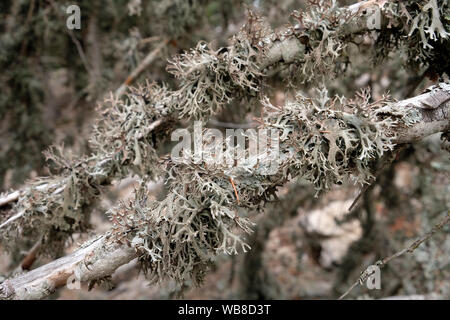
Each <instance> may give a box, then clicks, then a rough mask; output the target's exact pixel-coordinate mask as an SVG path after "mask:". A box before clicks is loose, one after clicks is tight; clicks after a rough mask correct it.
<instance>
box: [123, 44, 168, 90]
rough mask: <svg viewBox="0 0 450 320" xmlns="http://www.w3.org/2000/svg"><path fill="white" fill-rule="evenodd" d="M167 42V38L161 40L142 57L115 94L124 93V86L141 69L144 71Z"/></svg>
mask: <svg viewBox="0 0 450 320" xmlns="http://www.w3.org/2000/svg"><path fill="white" fill-rule="evenodd" d="M168 42H169V40H168V39H166V40H163V41H161V42H160V43H159V44H158V46H156V48H155V49H153V51H151V52H150V53H149V54H148V55H147V56H146V57H145V58H144V60H142V61H141V63H140V64H139V65H138V66H137V67H136V69H134V70H133V71H132V72H131V74H130V75H129V76H128V77H127V79H126V80H125V81H124V83H122V85H121V86H120V87H119V88H118V89H117V90H116V92H115V93H116V96H120V95H121V94H122V93H124V91H125V89H126V87H127V86H129V85H130V84H131V83H132V82H133V81H134V80H135V79H136V78H137V77H138V76H139V75H140V74H141V73H142V71H144V70H145V69H146V68H147V67H148V66H149V65H150V64H151V63H152V62H153V61H154V60H155V59H156V57H157V56H158V54H159V52H160V51H161V49H162V48H164V47H165V46H166V45H167V43H168Z"/></svg>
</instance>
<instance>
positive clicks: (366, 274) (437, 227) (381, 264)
mask: <svg viewBox="0 0 450 320" xmlns="http://www.w3.org/2000/svg"><path fill="white" fill-rule="evenodd" d="M449 221H450V211H449V212H447V214H446V216H445V218H444V219H442V220H441V221H440V222H439V223H437V224H436V225H435V226H434V227H433V229H431V231H429V232H428V233H427V234H425V235H424V236H423V237H420V238H418V239H417V240H416V241H414V242H413V243H412V244H411V245H410V246H408V247H406V248H404V249H402V250H400V251H398V252H396V253H394V254H393V255H391V256H389V257H386V258H384V259H382V260H379V261H377V262H376V265H377V266H378V267H379V268H382V267H384V266H385V265H386V264H387V263H389V262H390V261H391V260H393V259H395V258H398V257H400V256H402V255H404V254H405V253H412V252H414V250H416V249H417V248H418V247H419V246H420V245H421V244H422V243H423V242H425V241H427V240H428V239H430V238H431V237H432V236H433V235H434V234H435V233H436V232H438V231H439V230H441V229H442V228H443V227H444V226H445V225H446V224H447V223H448V222H449ZM373 273H375V270H374V271H372V272H368V269H366V270H364V271H363V272H362V273H361V274H362V275H361V277H359V279H358V280H357V281H355V283H353V284H352V285H351V287H350V288H348V289H347V291H345V293H344V294H343V295H341V296H340V297H339V299H338V300H342V299H344V298H345V297H346V296H347V295H348V294H349V293H350V292H351V291H352V290H353V289H354V288H355V287H356V286H357V285H358V284H362V283H363V282H364V281H365V280H366V279H367V278H368V277H370V276H371V275H372V274H373Z"/></svg>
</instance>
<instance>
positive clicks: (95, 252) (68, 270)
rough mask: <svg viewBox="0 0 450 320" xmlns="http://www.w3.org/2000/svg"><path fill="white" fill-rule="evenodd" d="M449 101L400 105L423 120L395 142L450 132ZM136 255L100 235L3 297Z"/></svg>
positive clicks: (438, 90)
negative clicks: (415, 110)
mask: <svg viewBox="0 0 450 320" xmlns="http://www.w3.org/2000/svg"><path fill="white" fill-rule="evenodd" d="M449 101H450V85H448V84H439V85H438V86H435V87H432V88H430V89H429V91H428V92H426V93H424V94H421V95H419V96H417V97H414V98H411V99H407V100H403V101H400V102H398V103H397V104H396V105H395V106H394V108H407V107H412V108H415V109H417V110H418V111H419V112H421V114H422V121H421V122H418V123H415V124H413V125H411V126H410V127H399V128H398V130H399V131H398V132H397V133H398V135H399V138H398V139H397V141H396V142H397V143H408V142H414V141H416V140H417V139H420V138H424V137H426V136H428V135H429V134H432V133H436V132H440V131H446V130H449V129H450V119H449V115H450V114H449V108H450V102H449ZM423 128H426V130H424V129H423ZM447 219H448V218H447ZM136 256H137V253H136V252H135V250H134V249H133V248H131V247H128V246H127V245H119V244H117V243H112V242H109V241H108V240H107V237H106V236H101V237H99V238H97V239H96V240H94V241H93V242H91V243H90V244H88V245H85V246H84V247H82V248H80V249H79V250H77V251H75V252H74V253H72V254H70V255H68V256H66V257H63V258H60V259H58V260H55V261H53V262H51V263H49V264H47V265H44V266H42V267H39V268H37V269H35V270H33V271H30V272H28V273H25V274H23V275H19V276H17V277H15V278H13V279H8V280H6V281H5V282H3V283H2V284H1V285H0V298H3V299H40V298H44V297H46V296H47V295H49V294H50V293H52V292H53V291H54V290H55V289H56V288H58V287H61V286H63V285H65V284H66V282H67V279H68V278H69V277H70V276H72V275H75V277H76V278H77V279H79V280H81V281H90V280H95V279H99V278H102V277H105V276H108V275H111V274H112V273H113V272H114V271H115V270H116V269H117V268H118V267H120V266H121V265H123V264H126V263H128V262H129V261H131V260H132V259H134V258H136Z"/></svg>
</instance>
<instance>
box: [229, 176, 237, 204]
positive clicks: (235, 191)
mask: <svg viewBox="0 0 450 320" xmlns="http://www.w3.org/2000/svg"><path fill="white" fill-rule="evenodd" d="M230 182H231V185H232V186H233V189H234V194H235V195H236V199H237V203H238V204H239V195H238V193H237V190H236V186H235V185H234V181H233V178H231V177H230Z"/></svg>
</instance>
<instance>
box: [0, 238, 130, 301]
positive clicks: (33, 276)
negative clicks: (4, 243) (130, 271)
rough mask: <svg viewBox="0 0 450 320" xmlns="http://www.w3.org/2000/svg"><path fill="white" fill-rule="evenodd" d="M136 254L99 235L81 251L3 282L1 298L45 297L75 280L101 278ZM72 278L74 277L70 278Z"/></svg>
mask: <svg viewBox="0 0 450 320" xmlns="http://www.w3.org/2000/svg"><path fill="white" fill-rule="evenodd" d="M135 257H136V252H135V250H134V249H133V248H130V247H128V246H126V245H119V244H117V243H109V242H108V240H107V237H106V236H101V237H98V238H97V239H95V240H93V241H92V242H91V243H89V244H87V245H86V244H85V245H84V246H83V247H81V248H80V249H78V250H77V251H75V252H73V253H72V254H69V255H67V256H65V257H63V258H60V259H57V260H55V261H53V262H51V263H48V264H46V265H44V266H42V267H39V268H37V269H35V270H32V271H30V272H28V273H25V274H22V275H19V276H17V277H15V278H13V279H8V280H5V281H4V282H3V283H2V284H0V299H19V300H23V299H42V298H45V297H46V296H48V295H49V294H51V293H53V292H54V291H55V290H56V289H57V288H59V287H62V286H64V285H66V284H67V283H69V284H70V283H71V280H74V281H90V280H95V279H101V278H103V277H106V276H108V275H111V274H112V273H114V271H115V270H116V269H117V268H119V267H120V266H122V265H124V264H126V263H128V262H130V261H131V260H133V259H134V258H135ZM69 278H70V279H69Z"/></svg>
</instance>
